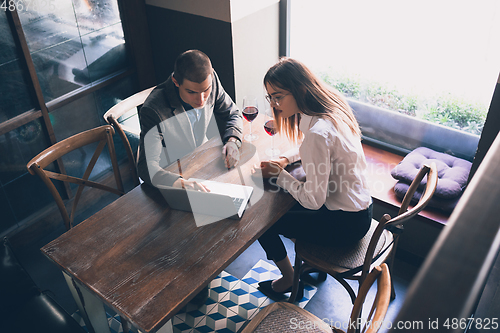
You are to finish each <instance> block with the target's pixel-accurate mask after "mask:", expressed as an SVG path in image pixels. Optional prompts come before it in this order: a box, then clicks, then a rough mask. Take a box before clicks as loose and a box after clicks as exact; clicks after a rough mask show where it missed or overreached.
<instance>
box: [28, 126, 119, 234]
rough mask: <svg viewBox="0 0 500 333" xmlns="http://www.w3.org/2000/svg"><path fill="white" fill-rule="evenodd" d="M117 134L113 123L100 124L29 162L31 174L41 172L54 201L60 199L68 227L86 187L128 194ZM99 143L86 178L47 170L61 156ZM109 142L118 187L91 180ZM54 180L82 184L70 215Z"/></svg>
mask: <svg viewBox="0 0 500 333" xmlns="http://www.w3.org/2000/svg"><path fill="white" fill-rule="evenodd" d="M113 134H114V130H113V127H111V126H110V125H104V126H100V127H97V128H94V129H91V130H88V131H85V132H82V133H78V134H75V135H73V136H71V137H69V138H67V139H65V140H62V141H60V142H58V143H56V144H54V145H52V146H50V147H49V148H47V149H45V150H44V151H42V152H41V153H40V154H38V155H37V156H35V157H34V158H33V159H32V160H31V161H29V163H28V165H27V167H28V171H29V173H31V174H32V175H38V176H39V177H40V178H41V179H42V181H43V182H44V183H45V185H46V186H47V187H48V189H49V191H50V193H51V194H52V196H53V197H54V200H55V201H56V204H57V207H58V208H59V211H60V212H61V215H62V218H63V221H64V225H65V226H66V229H67V230H69V229H70V228H72V227H73V220H74V218H75V212H76V207H77V205H78V202H79V200H80V198H81V195H82V192H83V189H84V188H85V186H89V187H94V188H98V189H101V190H105V191H108V192H111V193H114V194H117V195H120V196H121V195H123V194H124V190H123V183H122V179H121V175H120V170H119V169H118V163H117V161H116V154H115V146H114V144H113ZM95 142H99V143H98V145H97V148H96V150H95V152H94V155H93V156H92V158H91V160H90V162H89V164H88V166H87V169H86V170H85V172H84V174H83V176H82V178H78V177H72V176H68V175H64V174H60V173H56V172H52V171H50V170H45V168H46V167H47V166H49V165H51V164H52V162H54V161H55V160H57V159H59V158H61V157H62V156H64V155H66V154H68V153H70V152H72V151H74V150H76V149H80V148H82V147H84V146H87V145H90V144H92V143H95ZM106 144H107V145H108V151H109V155H110V158H111V164H112V166H113V172H114V178H115V181H116V188H113V187H110V186H108V185H104V184H101V183H97V182H94V181H90V180H89V179H88V178H89V176H90V174H91V172H92V169H93V168H94V166H95V164H96V162H97V159H98V158H99V156H100V154H101V152H102V151H103V149H104V147H105V146H106ZM51 179H55V180H60V181H63V182H69V183H73V184H77V185H78V189H77V191H76V193H75V195H74V198H73V205H72V208H71V213H70V214H68V211H67V209H66V206H65V205H64V201H63V199H62V197H61V195H60V194H59V191H58V190H57V188H56V187H55V185H54V183H53V182H52V180H51Z"/></svg>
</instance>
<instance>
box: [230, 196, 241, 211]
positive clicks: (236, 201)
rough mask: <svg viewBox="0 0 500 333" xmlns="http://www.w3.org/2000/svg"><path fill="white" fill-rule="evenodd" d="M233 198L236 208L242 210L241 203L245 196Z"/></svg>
mask: <svg viewBox="0 0 500 333" xmlns="http://www.w3.org/2000/svg"><path fill="white" fill-rule="evenodd" d="M231 199H233V203H234V206H235V207H236V210H238V211H239V210H240V207H241V205H242V204H243V198H231Z"/></svg>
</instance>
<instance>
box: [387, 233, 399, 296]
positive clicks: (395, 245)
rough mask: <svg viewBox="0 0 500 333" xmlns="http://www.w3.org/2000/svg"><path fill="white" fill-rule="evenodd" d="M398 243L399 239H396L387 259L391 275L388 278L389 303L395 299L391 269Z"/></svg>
mask: <svg viewBox="0 0 500 333" xmlns="http://www.w3.org/2000/svg"><path fill="white" fill-rule="evenodd" d="M398 241H399V237H397V238H396V239H395V240H394V244H393V245H392V250H391V255H390V258H388V259H389V263H388V266H389V272H390V273H391V274H390V277H391V301H393V300H395V299H396V289H395V288H394V279H393V275H394V273H393V272H394V270H393V269H394V259H395V258H396V248H397V246H398Z"/></svg>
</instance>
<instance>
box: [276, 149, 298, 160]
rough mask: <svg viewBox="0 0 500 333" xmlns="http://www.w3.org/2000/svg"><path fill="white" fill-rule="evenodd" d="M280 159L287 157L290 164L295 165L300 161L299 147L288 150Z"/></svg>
mask: <svg viewBox="0 0 500 333" xmlns="http://www.w3.org/2000/svg"><path fill="white" fill-rule="evenodd" d="M280 157H286V158H287V160H288V162H289V163H295V162H297V161H299V160H300V154H299V147H295V148H292V149H290V150H287V151H286V152H284V153H283V154H281V155H280Z"/></svg>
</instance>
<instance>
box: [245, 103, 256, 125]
mask: <svg viewBox="0 0 500 333" xmlns="http://www.w3.org/2000/svg"><path fill="white" fill-rule="evenodd" d="M258 114H259V109H257V108H256V107H255V106H247V107H246V108H245V109H244V110H243V117H245V119H246V120H247V121H250V122H251V121H253V120H254V119H255V118H257V115H258Z"/></svg>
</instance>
